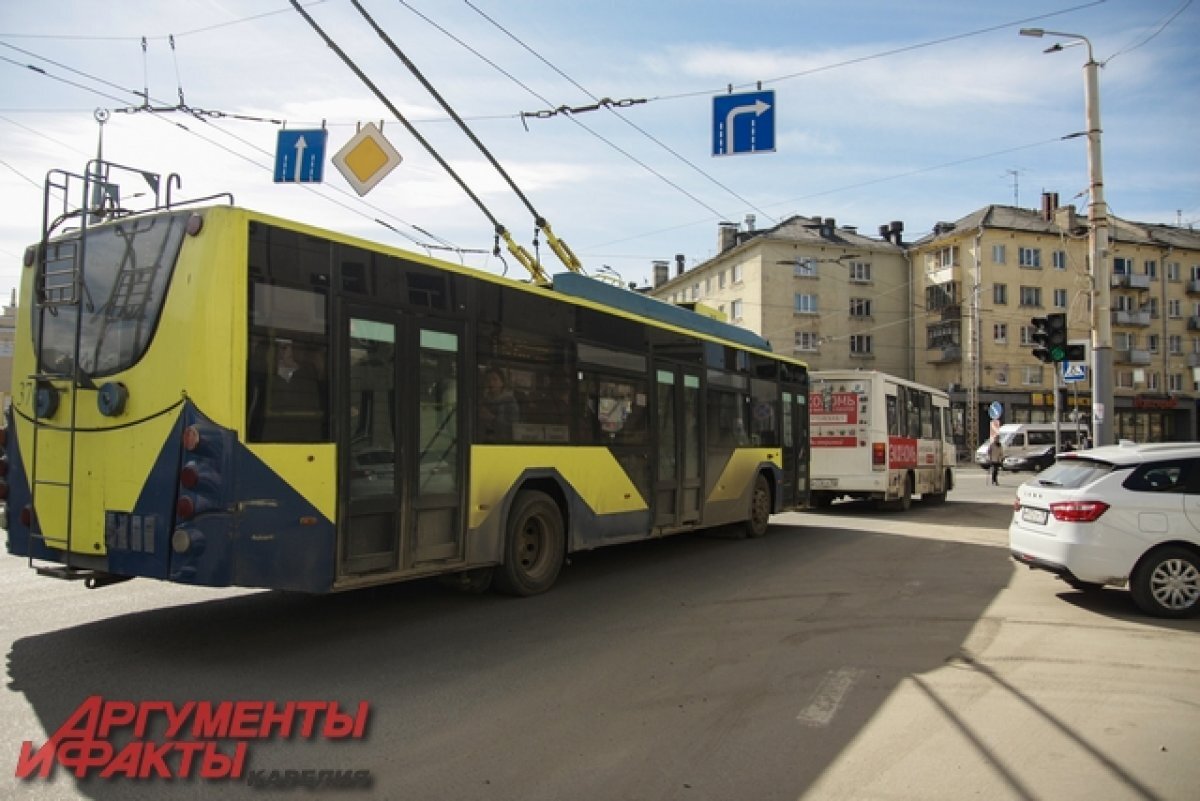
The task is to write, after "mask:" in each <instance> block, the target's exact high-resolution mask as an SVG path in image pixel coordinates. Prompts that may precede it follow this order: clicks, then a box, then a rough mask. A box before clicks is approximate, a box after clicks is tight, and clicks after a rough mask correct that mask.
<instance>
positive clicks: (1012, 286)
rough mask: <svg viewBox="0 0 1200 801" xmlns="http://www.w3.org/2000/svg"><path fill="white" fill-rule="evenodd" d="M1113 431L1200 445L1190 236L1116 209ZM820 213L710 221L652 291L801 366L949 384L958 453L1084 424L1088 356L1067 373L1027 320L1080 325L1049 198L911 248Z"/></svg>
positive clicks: (1198, 261)
mask: <svg viewBox="0 0 1200 801" xmlns="http://www.w3.org/2000/svg"><path fill="white" fill-rule="evenodd" d="M1108 230H1109V240H1110V241H1109V248H1108V252H1107V256H1106V270H1107V271H1108V272H1109V273H1110V283H1111V311H1110V315H1111V320H1112V331H1113V354H1114V374H1113V379H1114V386H1115V389H1114V396H1115V397H1114V400H1115V403H1114V405H1115V407H1116V408H1115V409H1113V410H1109V411H1108V413H1109V414H1112V415H1113V421H1114V430H1115V432H1116V436H1117V437H1119V438H1125V439H1133V440H1137V441H1140V442H1155V441H1190V440H1197V439H1200V436H1198V434H1200V428H1198V425H1197V406H1198V404H1200V391H1198V390H1197V386H1198V382H1200V232H1197V231H1193V230H1191V229H1187V228H1180V227H1175V226H1166V225H1151V224H1145V223H1137V222H1131V221H1127V220H1122V219H1119V218H1111V219H1110V224H1109V229H1108ZM903 231H904V227H903V225H902V224H900V223H898V222H897V223H891V224H890V225H885V226H881V227H880V229H879V237H878V238H875V237H869V236H865V235H863V234H860V233H859V232H858V231H857V229H856V228H854V227H852V226H838V225H837V223H836V221H835V220H833V219H830V218H824V217H821V216H814V217H803V216H794V217H789V218H788V219H786V220H784V221H783V222H781V223H779V224H778V225H776V226H775V227H773V228H764V229H756V228H755V227H754V219H753V218H752V217H748V218H747V221H746V224H745V225H742V226H739V225H737V224H735V223H721V224H720V226H719V230H718V252H717V255H716V256H714V257H713V258H711V259H709V260H708V261H705V262H703V263H701V264H699V265H696V266H695V267H693V268H691V269H686V268H685V264H684V257H683V256H677V257H676V264H675V266H674V275H669V273H670V271H671V265H670V263H669V262H665V261H663V262H655V282H654V288H653V289H652V291H651V294H652V295H653V296H655V297H658V298H660V299H662V300H666V301H669V302H673V303H681V304H702V305H706V306H709V307H713V308H715V309H717V310H718V311H720V312H722V313H723V314H724V315H725V316H726V318H727V319H729V320H731V321H732V322H735V323H737V324H739V325H742V326H745V327H746V328H748V329H750V330H752V331H755V332H757V333H759V334H761V335H763V336H764V337H766V338H767V339H768V340H769V341H770V342H771V344H772V347H773V348H774V349H775V350H776V351H777V352H783V353H791V354H792V355H794V356H796V357H797V358H801V359H804V360H805V361H807V362H808V363H809V365H810V366H811V367H812V369H814V370H817V369H831V368H846V367H850V368H853V367H862V368H864V369H877V370H883V371H885V372H888V373H892V374H894V375H898V376H903V377H905V378H910V379H913V380H916V381H920V382H921V383H924V384H928V385H930V386H935V387H939V388H942V389H947V390H948V391H949V392H950V394H951V400H952V403H953V406H954V409H955V428H956V431H955V434H956V438H957V439H958V442H959V446H960V449H961V450H962V451H963V452H964V453H966V452H969V450H973V449H974V447H975V445H976V444H978V443H979V442H980V441H982V440H983V439H985V438H986V437H987V435H988V431H989V426H990V423H991V421H992V418H991V416H990V414H989V410H991V409H993V408H995V409H998V410H999V411H1000V416H1001V420H1002V421H1003V422H1050V421H1052V420H1053V419H1054V408H1055V387H1056V386H1057V388H1058V389H1057V394H1058V408H1059V419H1060V420H1062V421H1063V422H1065V423H1067V424H1081V425H1087V424H1088V423H1090V420H1091V415H1092V386H1091V382H1090V380H1089V379H1090V374H1091V370H1090V364H1089V365H1086V370H1085V371H1084V374H1085V375H1084V378H1083V380H1080V381H1071V382H1066V381H1065V380H1064V379H1063V377H1062V376H1061V372H1060V374H1059V375H1058V376H1056V375H1055V371H1056V370H1061V368H1060V367H1059V366H1057V365H1049V364H1043V363H1042V362H1040V361H1038V360H1037V359H1035V358H1034V357H1033V354H1032V350H1033V342H1032V333H1033V327H1032V326H1031V324H1030V320H1031V319H1032V318H1034V317H1044V316H1046V315H1047V314H1050V313H1053V312H1062V313H1064V314H1066V315H1067V321H1068V328H1069V337H1070V340H1071V341H1072V342H1081V343H1088V344H1090V342H1091V336H1092V310H1091V309H1092V305H1091V304H1092V300H1091V299H1092V278H1091V274H1090V270H1089V263H1088V252H1089V249H1088V221H1087V219H1086V218H1085V217H1084V216H1083V215H1081V214H1080V213H1078V212H1077V211H1076V209H1075V207H1074V206H1069V205H1068V206H1060V205H1059V203H1058V197H1057V195H1055V194H1053V193H1045V194H1044V195H1043V197H1042V203H1041V207H1040V208H1039V209H1022V208H1016V207H1012V206H1001V205H992V206H987V207H985V208H982V209H979V210H977V211H974V212H972V213H971V214H968V215H966V216H965V217H962V218H961V219H958V220H955V221H953V222H940V223H938V224H936V225H935V226H934V229H933V231H932V232H931V233H930V234H929V235H927V236H923V237H921V238H919V239H918V240H917V241H915V242H912V243H905V242H904V241H903Z"/></svg>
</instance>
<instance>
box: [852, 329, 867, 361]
mask: <svg viewBox="0 0 1200 801" xmlns="http://www.w3.org/2000/svg"><path fill="white" fill-rule="evenodd" d="M850 353H852V354H856V355H859V356H869V355H870V354H871V335H870V334H853V335H852V336H851V337H850Z"/></svg>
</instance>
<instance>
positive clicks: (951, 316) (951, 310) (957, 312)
mask: <svg viewBox="0 0 1200 801" xmlns="http://www.w3.org/2000/svg"><path fill="white" fill-rule="evenodd" d="M961 319H962V304H960V303H955V304H954V305H953V306H947V307H946V308H944V309H942V322H943V323H945V322H949V321H950V320H961Z"/></svg>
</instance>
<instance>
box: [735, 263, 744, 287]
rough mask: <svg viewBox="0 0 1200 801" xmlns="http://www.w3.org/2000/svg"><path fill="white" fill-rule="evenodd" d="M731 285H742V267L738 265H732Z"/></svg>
mask: <svg viewBox="0 0 1200 801" xmlns="http://www.w3.org/2000/svg"><path fill="white" fill-rule="evenodd" d="M733 283H735V284H740V283H742V265H740V264H735V265H733Z"/></svg>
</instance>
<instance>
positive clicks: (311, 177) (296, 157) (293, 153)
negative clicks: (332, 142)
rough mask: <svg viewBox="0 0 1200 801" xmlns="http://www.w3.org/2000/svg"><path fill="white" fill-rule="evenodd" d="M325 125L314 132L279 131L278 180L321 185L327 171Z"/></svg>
mask: <svg viewBox="0 0 1200 801" xmlns="http://www.w3.org/2000/svg"><path fill="white" fill-rule="evenodd" d="M328 135H329V132H328V131H326V130H325V129H323V128H318V129H315V130H311V131H299V130H297V131H280V132H279V136H278V138H277V139H276V140H275V183H277V184H319V183H321V180H322V178H323V177H324V173H325V140H326V138H327V137H328Z"/></svg>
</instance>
